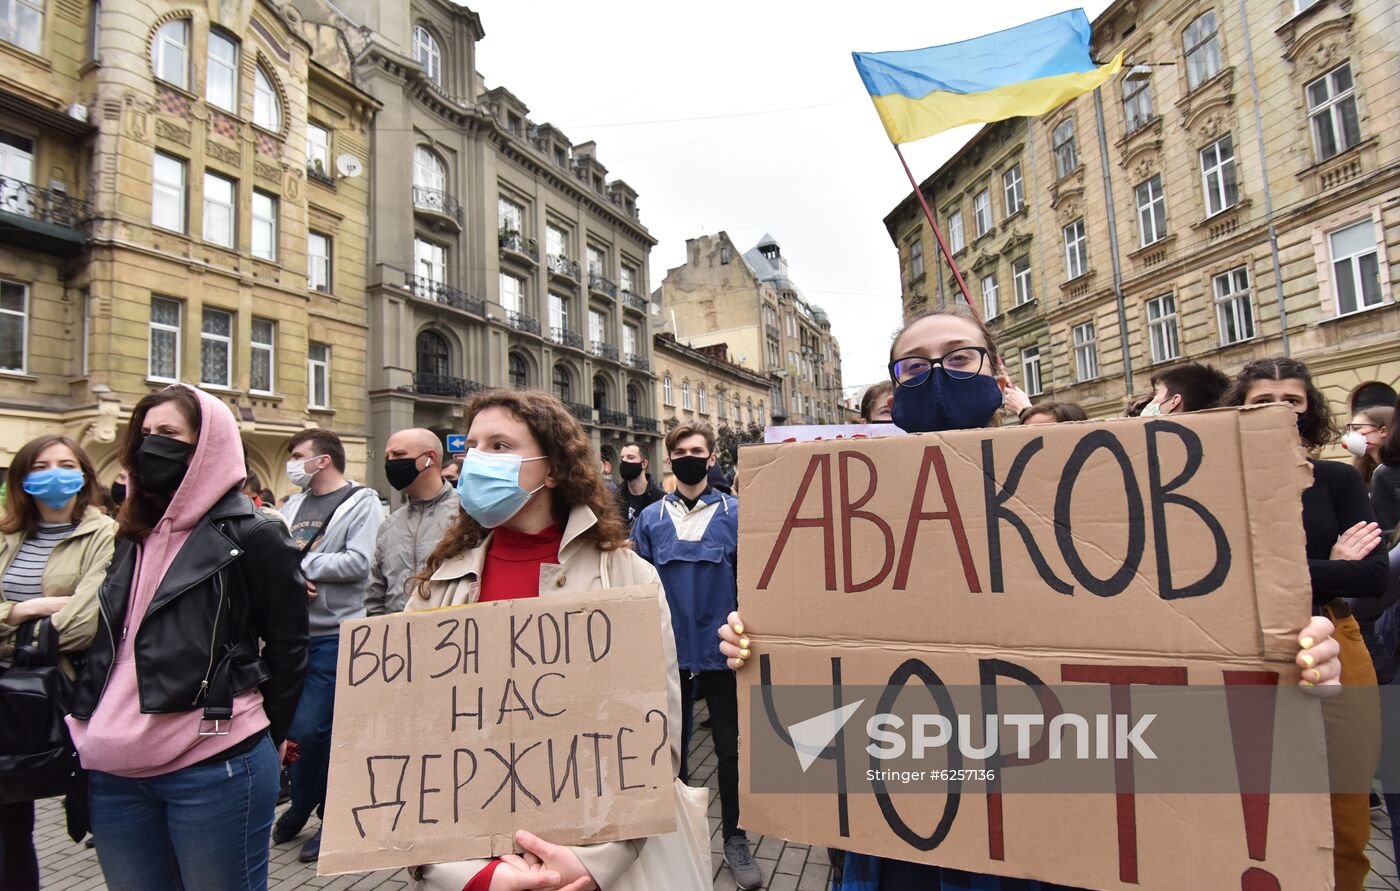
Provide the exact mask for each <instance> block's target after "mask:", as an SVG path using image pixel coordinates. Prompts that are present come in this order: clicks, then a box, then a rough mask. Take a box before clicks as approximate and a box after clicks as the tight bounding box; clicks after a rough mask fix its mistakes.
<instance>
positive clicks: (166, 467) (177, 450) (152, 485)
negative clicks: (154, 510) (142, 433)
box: [136, 433, 194, 495]
mask: <svg viewBox="0 0 1400 891" xmlns="http://www.w3.org/2000/svg"><path fill="white" fill-rule="evenodd" d="M193 452H194V446H192V445H190V444H189V443H187V442H180V440H178V439H171V438H170V437H168V436H157V435H156V434H154V433H151V434H147V436H146V438H145V439H143V440H141V447H140V448H139V449H137V450H136V479H137V482H138V483H139V484H140V486H141V489H142V490H143V491H146V492H149V493H150V494H152V495H173V494H175V490H176V489H178V488H180V483H181V482H183V481H184V479H185V471H187V470H189V466H188V465H187V464H186V463H185V462H186V461H188V460H189V458H190V455H191V454H192V453H193Z"/></svg>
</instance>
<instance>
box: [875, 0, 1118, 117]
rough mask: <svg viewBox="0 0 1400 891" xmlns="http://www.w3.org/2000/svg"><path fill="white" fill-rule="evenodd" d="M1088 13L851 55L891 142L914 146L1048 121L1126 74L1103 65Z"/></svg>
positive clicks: (1077, 11)
mask: <svg viewBox="0 0 1400 891" xmlns="http://www.w3.org/2000/svg"><path fill="white" fill-rule="evenodd" d="M1089 33H1090V28H1089V17H1088V16H1086V15H1085V14H1084V10H1082V9H1071V10H1069V11H1067V12H1062V13H1060V14H1059V15H1052V16H1049V17H1047V18H1043V19H1037V20H1036V21H1034V22H1028V23H1026V24H1024V25H1018V26H1017V27H1015V28H1009V29H1007V30H1005V31H998V32H997V33H995V34H987V35H985V36H983V37H974V38H972V39H970V40H964V41H961V42H959V43H948V44H944V45H943V46H931V47H928V48H926V49H918V50H899V51H894V52H886V53H851V56H852V57H853V58H854V59H855V63H856V69H857V70H858V71H860V77H861V80H863V81H865V88H866V89H867V90H869V91H870V98H871V99H873V100H874V102H875V110H876V111H877V112H878V113H879V115H880V121H881V122H882V123H884V125H885V132H886V133H888V134H889V135H890V141H891V142H893V143H895V144H896V145H898V144H899V143H903V142H913V141H914V140H916V139H923V138H924V137H926V136H932V135H933V134H935V133H940V132H942V131H944V130H949V129H951V128H953V127H957V126H960V125H962V124H976V123H985V122H988V121H1000V120H1004V119H1005V118H1014V117H1021V116H1032V115H1038V114H1044V113H1045V112H1047V111H1050V110H1052V109H1055V108H1058V107H1059V106H1060V105H1062V104H1064V103H1065V102H1068V101H1069V100H1070V99H1073V98H1074V97H1075V96H1079V95H1081V94H1083V93H1087V92H1089V91H1090V90H1092V89H1094V88H1095V87H1097V86H1099V85H1100V84H1102V83H1103V82H1104V81H1106V80H1108V79H1109V78H1110V77H1112V76H1113V75H1114V74H1116V73H1117V72H1118V70H1119V69H1120V68H1122V67H1123V54H1122V53H1119V54H1118V56H1117V57H1116V58H1114V60H1113V61H1112V62H1110V63H1109V64H1107V65H1104V66H1102V67H1099V66H1096V65H1095V64H1094V62H1093V60H1092V59H1090V58H1089Z"/></svg>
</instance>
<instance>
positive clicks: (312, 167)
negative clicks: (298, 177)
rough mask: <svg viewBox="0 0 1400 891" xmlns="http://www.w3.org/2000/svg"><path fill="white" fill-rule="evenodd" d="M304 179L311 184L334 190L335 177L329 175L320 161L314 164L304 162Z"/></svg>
mask: <svg viewBox="0 0 1400 891" xmlns="http://www.w3.org/2000/svg"><path fill="white" fill-rule="evenodd" d="M306 178H307V179H309V180H311V181H313V182H318V183H321V184H322V185H326V186H330V187H331V188H332V189H334V188H335V177H333V176H331V175H330V173H329V171H327V170H326V165H325V164H323V163H322V162H321V161H320V160H317V161H315V162H314V163H313V162H311V161H307V162H306Z"/></svg>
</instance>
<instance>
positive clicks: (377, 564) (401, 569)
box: [365, 482, 462, 616]
mask: <svg viewBox="0 0 1400 891" xmlns="http://www.w3.org/2000/svg"><path fill="white" fill-rule="evenodd" d="M461 512H462V503H461V502H460V501H458V500H457V490H456V489H454V488H453V487H452V484H451V483H447V482H444V483H443V484H442V488H441V489H439V490H438V493H437V494H436V495H434V496H433V497H432V498H425V499H423V500H422V501H419V500H418V499H416V498H413V499H409V501H408V503H407V504H405V505H404V506H403V507H400V508H399V509H398V510H396V511H394V512H393V513H392V514H390V515H389V519H387V520H385V521H384V525H383V526H380V527H379V542H378V544H377V546H376V547H375V551H374V563H373V564H372V565H371V566H370V573H369V589H368V590H367V591H366V592H365V610H366V611H367V612H368V613H369V614H370V615H371V616H382V615H385V614H386V613H397V612H401V611H402V610H403V606H404V602H405V601H407V600H408V582H409V579H411V578H412V577H413V575H414V574H415V573H417V572H418V571H419V570H420V569H422V568H423V567H424V566H426V565H427V563H428V555H429V554H431V553H432V552H433V548H435V547H437V544H438V542H439V541H441V540H442V536H443V534H444V533H446V532H447V529H448V527H449V526H451V525H452V524H453V522H455V521H456V519H457V516H458V515H459V514H460V513H461Z"/></svg>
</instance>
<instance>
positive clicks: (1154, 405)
mask: <svg viewBox="0 0 1400 891" xmlns="http://www.w3.org/2000/svg"><path fill="white" fill-rule="evenodd" d="M1161 413H1162V403H1160V402H1149V403H1147V404H1146V405H1144V406H1143V407H1142V412H1141V415H1142V417H1144V418H1155V417H1157V416H1158V415H1160V414H1161Z"/></svg>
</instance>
